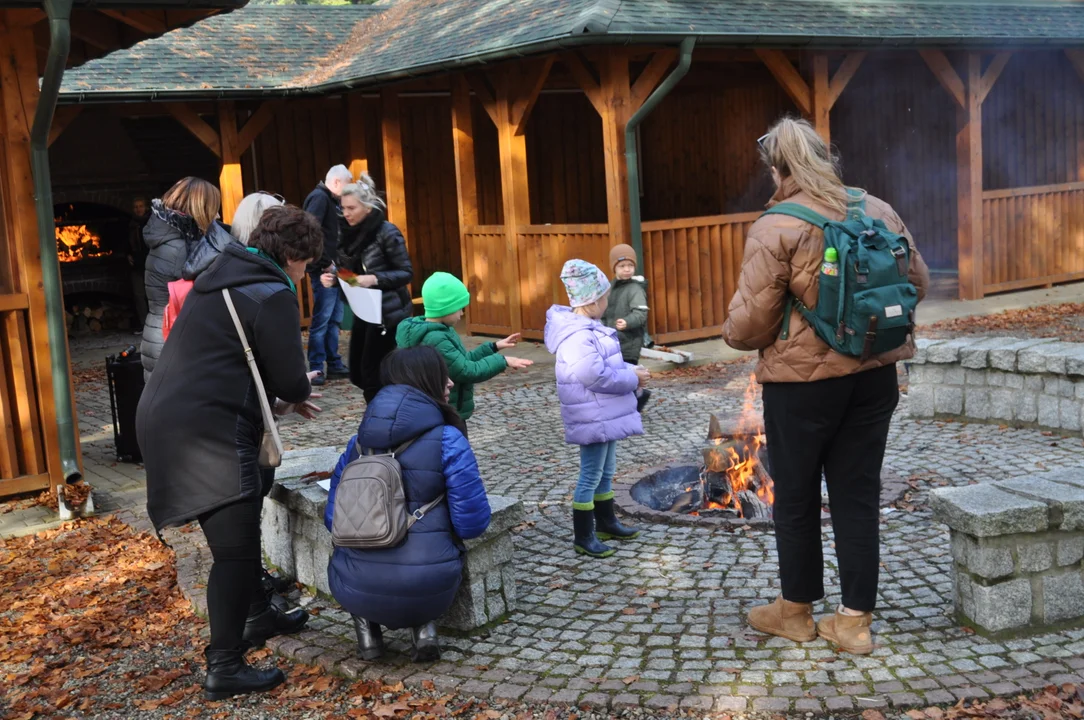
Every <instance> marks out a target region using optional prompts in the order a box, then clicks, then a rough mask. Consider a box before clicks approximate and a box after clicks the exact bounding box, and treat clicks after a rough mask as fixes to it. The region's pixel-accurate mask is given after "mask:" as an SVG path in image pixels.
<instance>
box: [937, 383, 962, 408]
mask: <svg viewBox="0 0 1084 720" xmlns="http://www.w3.org/2000/svg"><path fill="white" fill-rule="evenodd" d="M933 405H934V410H935V411H936V412H937V413H940V414H946V415H959V414H960V413H962V412H963V411H964V389H963V388H959V387H947V386H945V385H938V386H936V387H935V388H934V395H933Z"/></svg>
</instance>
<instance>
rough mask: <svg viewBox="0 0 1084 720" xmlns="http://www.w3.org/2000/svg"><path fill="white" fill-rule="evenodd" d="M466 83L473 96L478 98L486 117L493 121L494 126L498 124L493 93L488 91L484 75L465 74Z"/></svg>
mask: <svg viewBox="0 0 1084 720" xmlns="http://www.w3.org/2000/svg"><path fill="white" fill-rule="evenodd" d="M467 81H468V82H469V83H470V86H471V89H472V90H474V96H475V97H476V98H478V102H480V103H482V108H483V109H485V111H486V115H489V119H490V120H492V121H493V124H494V125H496V124H498V122H499V120H498V118H497V101H496V100H495V99H494V98H493V91H492V90H490V89H489V83H488V82H487V81H486V77H485V75H482V74H481V73H473V72H472V73H467Z"/></svg>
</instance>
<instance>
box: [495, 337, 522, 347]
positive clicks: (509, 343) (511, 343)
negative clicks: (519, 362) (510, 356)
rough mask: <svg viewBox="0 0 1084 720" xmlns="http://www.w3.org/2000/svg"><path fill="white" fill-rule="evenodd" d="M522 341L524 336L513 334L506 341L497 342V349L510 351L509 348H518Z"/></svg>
mask: <svg viewBox="0 0 1084 720" xmlns="http://www.w3.org/2000/svg"><path fill="white" fill-rule="evenodd" d="M522 339H523V335H522V334H521V333H512V334H511V335H509V336H508V337H506V338H505V339H504V340H498V341H497V349H498V350H508V349H509V348H514V347H515V346H516V343H518V342H519V341H520V340H522Z"/></svg>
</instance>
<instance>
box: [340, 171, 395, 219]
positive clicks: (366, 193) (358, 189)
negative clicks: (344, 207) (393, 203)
mask: <svg viewBox="0 0 1084 720" xmlns="http://www.w3.org/2000/svg"><path fill="white" fill-rule="evenodd" d="M347 195H349V196H351V197H353V198H356V199H357V201H358V202H359V203H361V204H362V205H364V206H365V207H367V208H369V209H370V210H372V209H373V208H380V209H382V210H383V209H384V208H386V207H387V206H386V205H385V204H384V201H383V200H382V199H381V198H380V193H379V192H377V190H376V184H375V183H374V182H373V179H372V178H371V177H369V173H365V172H363V173H362V174H361V176H360V177H359V178H358V181H357V182H356V183H350V184H349V185H347V186H346V187H344V188H343V192H342V196H341V197H346V196H347Z"/></svg>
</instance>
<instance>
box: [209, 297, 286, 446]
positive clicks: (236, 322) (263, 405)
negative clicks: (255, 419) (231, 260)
mask: <svg viewBox="0 0 1084 720" xmlns="http://www.w3.org/2000/svg"><path fill="white" fill-rule="evenodd" d="M222 297H223V299H225V301H226V308H227V309H228V310H229V311H230V317H231V318H233V326H234V327H235V328H237V335H238V336H239V337H240V338H241V347H243V348H244V349H245V360H246V361H247V362H248V369H249V371H250V372H251V373H252V379H253V380H255V381H256V393H257V394H258V395H259V396H260V410H261V411H262V412H263V423H264V428H265V429H266V430H268V431H270V433H271V437H272V438H274V440H275V446H276V447H278V448H281V447H282V440H281V439H279V427H278V423H276V422H275V415H274V413H272V412H271V403H269V402H268V401H267V391H266V390H264V387H263V378H262V377H260V369H259V368H258V367H256V357H255V356H254V355H253V354H252V348H251V347H249V345H248V336H246V335H245V328H244V326H243V325H241V318H239V317H238V316H237V308H236V307H234V304H233V298H231V297H230V291H229V289H228V288H222Z"/></svg>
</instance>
